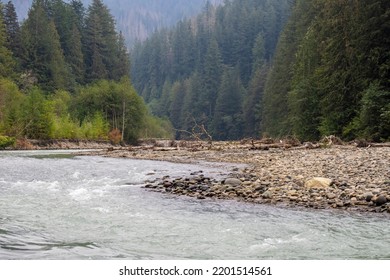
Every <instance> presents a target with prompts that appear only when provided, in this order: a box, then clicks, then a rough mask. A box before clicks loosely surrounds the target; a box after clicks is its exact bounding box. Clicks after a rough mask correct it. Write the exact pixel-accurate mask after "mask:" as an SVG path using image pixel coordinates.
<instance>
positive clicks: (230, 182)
mask: <svg viewBox="0 0 390 280" xmlns="http://www.w3.org/2000/svg"><path fill="white" fill-rule="evenodd" d="M224 184H225V185H230V186H233V187H235V186H239V185H241V180H240V179H236V178H227V179H226V180H225V182H224Z"/></svg>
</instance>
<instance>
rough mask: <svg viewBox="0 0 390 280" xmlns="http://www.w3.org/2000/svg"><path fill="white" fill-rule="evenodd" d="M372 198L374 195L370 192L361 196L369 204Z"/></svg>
mask: <svg viewBox="0 0 390 280" xmlns="http://www.w3.org/2000/svg"><path fill="white" fill-rule="evenodd" d="M373 197H374V194H373V193H372V192H366V193H365V194H363V198H364V199H365V200H366V201H367V202H370V201H371V199H372V198H373Z"/></svg>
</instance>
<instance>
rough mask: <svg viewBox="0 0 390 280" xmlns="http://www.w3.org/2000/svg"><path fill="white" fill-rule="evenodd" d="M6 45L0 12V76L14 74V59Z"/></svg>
mask: <svg viewBox="0 0 390 280" xmlns="http://www.w3.org/2000/svg"><path fill="white" fill-rule="evenodd" d="M2 8H3V7H2V4H1V3H0V9H2ZM8 46H9V44H8V40H7V33H6V27H5V24H4V19H3V13H2V12H0V77H11V76H13V75H14V70H15V66H16V65H15V60H14V58H13V56H12V52H11V51H10V50H9V49H8Z"/></svg>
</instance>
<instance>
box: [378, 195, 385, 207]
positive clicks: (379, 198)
mask: <svg viewBox="0 0 390 280" xmlns="http://www.w3.org/2000/svg"><path fill="white" fill-rule="evenodd" d="M385 203H387V198H386V197H385V196H383V195H380V196H378V197H377V199H376V200H375V204H376V206H382V205H383V204H385Z"/></svg>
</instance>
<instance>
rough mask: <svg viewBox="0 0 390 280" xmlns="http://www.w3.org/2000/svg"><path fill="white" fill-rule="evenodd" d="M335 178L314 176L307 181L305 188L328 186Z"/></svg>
mask: <svg viewBox="0 0 390 280" xmlns="http://www.w3.org/2000/svg"><path fill="white" fill-rule="evenodd" d="M332 183H333V180H332V179H328V178H322V177H315V178H312V179H310V180H308V181H306V183H305V188H308V189H312V188H328V187H330V186H331V185H332Z"/></svg>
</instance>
